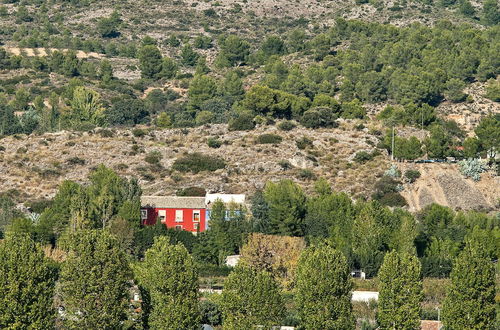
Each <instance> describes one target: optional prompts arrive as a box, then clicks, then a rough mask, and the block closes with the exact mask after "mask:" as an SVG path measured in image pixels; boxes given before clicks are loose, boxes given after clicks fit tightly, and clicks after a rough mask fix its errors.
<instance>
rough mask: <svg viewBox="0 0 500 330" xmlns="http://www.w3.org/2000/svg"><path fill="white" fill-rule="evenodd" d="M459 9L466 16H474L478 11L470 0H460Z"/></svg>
mask: <svg viewBox="0 0 500 330" xmlns="http://www.w3.org/2000/svg"><path fill="white" fill-rule="evenodd" d="M458 10H459V11H460V13H461V14H462V15H464V16H466V17H474V14H475V13H476V10H475V9H474V7H473V6H472V4H471V3H470V1H469V0H460V4H459V6H458Z"/></svg>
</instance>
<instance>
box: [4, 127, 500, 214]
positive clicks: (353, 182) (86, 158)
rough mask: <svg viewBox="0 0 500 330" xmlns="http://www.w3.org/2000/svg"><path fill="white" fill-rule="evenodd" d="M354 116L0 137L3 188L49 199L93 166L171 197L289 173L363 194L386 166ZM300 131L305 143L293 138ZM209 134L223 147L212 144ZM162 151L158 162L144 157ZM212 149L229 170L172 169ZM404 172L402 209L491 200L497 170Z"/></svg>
mask: <svg viewBox="0 0 500 330" xmlns="http://www.w3.org/2000/svg"><path fill="white" fill-rule="evenodd" d="M354 126H356V123H355V122H352V121H345V122H343V123H342V124H341V125H340V127H339V128H336V129H321V130H310V129H304V128H295V129H293V130H291V131H289V132H283V131H280V130H278V129H277V128H276V127H272V126H271V127H269V126H263V127H259V128H257V129H255V130H254V131H251V132H229V131H228V130H227V126H226V125H207V126H203V127H198V128H195V129H182V130H181V129H170V130H151V131H150V132H149V133H148V134H146V135H145V136H143V137H135V136H134V135H133V134H131V132H130V131H129V130H95V131H92V132H88V133H87V132H60V133H52V134H49V133H46V134H43V135H40V136H34V135H31V136H29V137H18V138H16V137H9V138H4V139H3V140H2V146H4V148H5V150H4V151H3V152H1V153H0V172H1V173H2V180H3V182H2V190H3V191H9V190H10V194H11V195H13V196H17V198H16V199H18V200H19V201H21V200H34V199H39V198H51V197H53V195H54V194H55V192H56V190H57V187H58V185H59V184H60V183H61V182H62V181H63V180H74V181H77V182H85V181H86V180H87V176H88V174H89V172H90V170H91V169H93V168H95V167H96V166H97V165H99V164H105V165H106V166H108V167H110V168H113V169H114V170H116V171H117V172H118V173H119V174H120V175H124V176H136V177H138V178H139V179H140V181H139V182H140V184H141V186H142V187H143V190H144V193H145V194H148V195H149V194H152V195H170V194H175V193H176V191H178V190H180V189H182V188H187V187H192V186H196V187H203V188H205V189H207V190H208V191H210V192H227V193H245V194H248V195H252V194H253V193H254V192H255V190H256V189H261V188H262V187H263V186H264V184H265V182H266V181H268V180H279V179H283V178H292V179H293V180H295V181H297V182H298V183H300V184H301V185H302V186H304V188H306V190H308V191H312V189H313V183H314V181H315V179H316V178H319V177H322V178H326V179H327V180H328V181H329V182H330V183H331V184H332V187H333V189H334V190H336V191H343V192H347V193H349V194H351V195H352V196H353V197H355V198H358V197H362V198H363V197H370V195H371V193H372V191H373V188H374V184H375V182H376V181H377V179H378V178H379V177H381V176H382V175H383V173H384V171H385V170H387V168H388V167H389V165H390V162H389V161H388V157H387V156H386V154H385V155H384V154H383V153H382V154H381V155H379V156H376V157H375V158H373V159H372V160H370V161H368V162H366V163H364V164H360V163H358V162H356V161H354V160H353V159H354V157H355V155H356V153H357V152H359V151H367V152H372V151H373V150H374V145H376V144H377V141H378V138H377V136H376V135H374V131H375V132H376V130H377V128H376V127H372V128H371V129H370V128H364V129H361V130H359V129H358V130H357V129H355V128H354ZM262 134H277V135H280V136H282V137H283V142H281V143H279V144H258V143H257V142H256V139H257V138H258V136H260V135H262ZM303 137H306V138H308V139H309V140H310V142H309V143H310V144H307V143H306V147H305V149H299V147H298V144H297V141H298V140H300V139H302V138H303ZM209 138H216V139H218V140H219V141H220V142H222V145H221V146H220V147H219V148H210V147H209V146H208V145H207V140H208V139H209ZM154 151H159V152H160V153H161V160H160V162H159V165H157V164H151V163H148V162H147V161H146V160H145V159H146V156H147V155H148V154H150V153H151V152H154ZM193 152H200V153H203V154H207V155H212V156H218V157H221V158H223V159H224V160H225V161H226V164H227V166H226V168H225V169H222V170H217V171H216V172H201V173H198V174H193V173H181V172H178V171H175V170H172V169H171V166H172V164H173V162H174V161H175V160H176V159H177V158H180V157H182V156H183V155H185V154H187V153H193ZM397 164H398V167H399V168H400V170H401V171H402V172H403V171H405V170H406V169H417V170H419V171H420V172H421V174H422V175H421V178H419V179H418V180H417V181H416V182H415V183H412V184H405V185H404V191H403V192H402V194H403V196H404V197H405V198H406V200H407V202H408V204H409V210H411V211H417V210H420V209H421V208H423V207H424V206H426V205H428V204H430V203H431V202H437V203H440V204H442V205H446V206H450V207H452V208H455V209H485V210H491V209H495V208H498V206H499V205H498V196H500V184H499V183H500V181H499V180H500V178H499V177H498V176H493V175H492V174H489V173H485V174H483V175H482V179H481V181H479V182H474V181H472V180H470V179H464V178H463V177H462V176H461V175H460V173H459V172H458V169H457V166H456V165H447V164H409V163H397Z"/></svg>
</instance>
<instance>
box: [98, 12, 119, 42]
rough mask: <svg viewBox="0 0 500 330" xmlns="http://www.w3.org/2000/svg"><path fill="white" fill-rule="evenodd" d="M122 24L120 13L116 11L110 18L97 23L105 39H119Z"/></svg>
mask: <svg viewBox="0 0 500 330" xmlns="http://www.w3.org/2000/svg"><path fill="white" fill-rule="evenodd" d="M121 22H122V20H121V18H120V13H118V12H117V11H116V10H115V11H114V12H113V13H112V14H111V16H110V17H104V18H101V19H100V20H99V21H98V22H97V31H98V32H99V34H100V35H101V37H103V38H114V37H117V36H119V35H120V33H119V32H118V28H119V26H120V24H121Z"/></svg>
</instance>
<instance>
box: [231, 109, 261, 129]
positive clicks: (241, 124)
mask: <svg viewBox="0 0 500 330" xmlns="http://www.w3.org/2000/svg"><path fill="white" fill-rule="evenodd" d="M254 128H255V123H254V121H253V116H252V114H251V113H246V112H245V113H240V114H238V115H237V116H236V117H233V118H231V119H230V120H229V124H228V129H229V130H230V131H250V130H252V129H254Z"/></svg>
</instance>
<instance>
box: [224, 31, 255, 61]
mask: <svg viewBox="0 0 500 330" xmlns="http://www.w3.org/2000/svg"><path fill="white" fill-rule="evenodd" d="M219 47H220V49H221V50H220V53H219V56H218V58H217V63H218V65H219V66H222V67H227V66H239V65H241V64H244V63H245V61H246V60H247V58H248V55H250V44H249V43H248V42H247V41H245V40H243V39H241V38H240V37H238V36H235V35H230V36H227V37H223V38H221V40H219Z"/></svg>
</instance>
